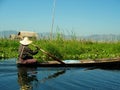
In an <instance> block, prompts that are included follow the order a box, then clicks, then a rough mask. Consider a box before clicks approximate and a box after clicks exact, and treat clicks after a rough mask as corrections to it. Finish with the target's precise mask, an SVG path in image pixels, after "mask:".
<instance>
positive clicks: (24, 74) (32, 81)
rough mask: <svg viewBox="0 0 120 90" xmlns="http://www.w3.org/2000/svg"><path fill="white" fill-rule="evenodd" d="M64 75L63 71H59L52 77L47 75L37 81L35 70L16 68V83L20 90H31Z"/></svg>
mask: <svg viewBox="0 0 120 90" xmlns="http://www.w3.org/2000/svg"><path fill="white" fill-rule="evenodd" d="M64 73H65V70H59V71H56V72H55V73H53V74H52V75H48V76H47V77H44V78H42V79H41V80H38V78H37V68H28V67H18V83H19V86H20V90H33V87H37V86H39V84H40V83H43V82H45V81H47V80H49V79H52V78H56V77H58V76H59V75H61V74H64Z"/></svg>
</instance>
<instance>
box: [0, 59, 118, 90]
mask: <svg viewBox="0 0 120 90" xmlns="http://www.w3.org/2000/svg"><path fill="white" fill-rule="evenodd" d="M0 90H120V70H104V69H99V68H96V69H92V68H90V69H89V68H70V67H68V68H64V67H62V68H43V67H38V68H25V67H22V68H17V66H16V64H15V59H10V60H3V61H2V60H1V61H0Z"/></svg>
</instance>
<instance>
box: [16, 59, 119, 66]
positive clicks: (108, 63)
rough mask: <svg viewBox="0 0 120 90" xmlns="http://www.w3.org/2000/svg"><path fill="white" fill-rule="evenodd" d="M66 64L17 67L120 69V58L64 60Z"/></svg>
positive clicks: (36, 64)
mask: <svg viewBox="0 0 120 90" xmlns="http://www.w3.org/2000/svg"><path fill="white" fill-rule="evenodd" d="M63 62H64V63H65V64H61V63H60V62H58V61H47V62H43V63H31V64H22V63H19V62H17V66H18V67H21V66H26V67H100V68H120V58H111V59H110V58H109V59H99V60H63Z"/></svg>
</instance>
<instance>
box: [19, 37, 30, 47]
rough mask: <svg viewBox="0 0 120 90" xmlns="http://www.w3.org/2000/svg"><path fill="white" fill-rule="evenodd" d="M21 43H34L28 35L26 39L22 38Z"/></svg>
mask: <svg viewBox="0 0 120 90" xmlns="http://www.w3.org/2000/svg"><path fill="white" fill-rule="evenodd" d="M20 43H21V44H23V45H29V44H31V43H32V41H31V40H29V39H28V37H24V39H23V40H21V41H20Z"/></svg>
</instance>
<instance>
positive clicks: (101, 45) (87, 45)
mask: <svg viewBox="0 0 120 90" xmlns="http://www.w3.org/2000/svg"><path fill="white" fill-rule="evenodd" d="M33 43H34V44H36V45H37V46H39V47H41V48H42V49H44V50H46V51H48V52H50V53H51V54H53V55H55V56H57V57H59V58H60V59H62V60H65V59H100V58H114V57H119V56H120V42H109V43H108V42H93V41H86V40H85V41H84V40H76V39H69V40H66V39H64V38H63V37H60V36H59V37H57V38H56V39H52V40H50V39H40V40H36V41H33ZM31 47H32V46H31ZM18 48H19V41H18V40H9V39H0V58H17V57H18ZM32 48H34V47H32ZM35 58H37V59H39V60H45V59H50V57H48V56H46V55H45V54H43V53H42V52H39V53H38V54H37V55H35Z"/></svg>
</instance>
